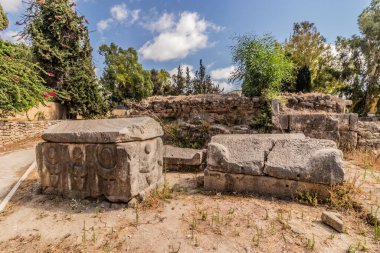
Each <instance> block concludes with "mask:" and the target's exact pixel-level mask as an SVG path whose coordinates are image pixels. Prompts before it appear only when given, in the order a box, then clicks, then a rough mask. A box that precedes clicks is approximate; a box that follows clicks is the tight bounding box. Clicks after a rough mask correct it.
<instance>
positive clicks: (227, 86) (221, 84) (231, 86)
mask: <svg viewBox="0 0 380 253" xmlns="http://www.w3.org/2000/svg"><path fill="white" fill-rule="evenodd" d="M213 82H214V83H215V84H217V85H219V88H220V89H223V92H224V93H226V92H230V91H233V90H234V89H235V88H236V87H235V86H234V84H232V83H230V82H227V81H225V82H219V81H213Z"/></svg>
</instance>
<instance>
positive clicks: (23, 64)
mask: <svg viewBox="0 0 380 253" xmlns="http://www.w3.org/2000/svg"><path fill="white" fill-rule="evenodd" d="M25 51H26V48H25V47H23V46H19V45H15V44H13V43H11V42H9V41H3V40H2V39H0V117H6V116H10V115H14V113H21V112H26V111H28V110H29V109H31V108H32V107H35V106H37V105H39V104H40V103H44V102H45V101H47V100H49V98H52V97H56V96H57V94H56V92H55V91H53V90H52V89H48V88H47V87H46V86H45V85H44V84H45V81H44V79H43V78H42V76H41V75H43V74H45V75H46V72H44V71H43V70H42V69H41V68H40V67H39V66H38V64H36V63H33V62H31V61H29V60H28V59H25V56H24V52H25Z"/></svg>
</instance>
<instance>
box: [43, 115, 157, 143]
mask: <svg viewBox="0 0 380 253" xmlns="http://www.w3.org/2000/svg"><path fill="white" fill-rule="evenodd" d="M163 134H164V132H163V130H162V127H161V126H160V124H159V123H158V122H157V121H155V120H154V119H152V118H149V117H138V118H121V119H102V120H70V121H64V122H61V123H59V124H56V125H54V126H51V127H49V129H48V130H47V131H46V132H45V133H44V134H43V135H42V139H44V140H45V141H49V142H58V143H120V142H130V141H141V140H147V139H153V138H156V137H160V136H162V135H163Z"/></svg>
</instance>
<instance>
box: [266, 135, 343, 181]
mask: <svg viewBox="0 0 380 253" xmlns="http://www.w3.org/2000/svg"><path fill="white" fill-rule="evenodd" d="M264 173H265V174H266V175H269V176H272V177H276V178H281V179H292V180H301V181H305V182H312V183H320V184H336V183H340V182H343V179H344V171H343V153H342V151H340V150H338V149H336V144H335V143H334V142H333V141H330V140H318V139H304V140H284V141H278V142H277V143H276V144H275V146H274V147H273V149H272V151H271V152H270V153H269V155H268V159H267V162H266V164H265V169H264Z"/></svg>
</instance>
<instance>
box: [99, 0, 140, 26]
mask: <svg viewBox="0 0 380 253" xmlns="http://www.w3.org/2000/svg"><path fill="white" fill-rule="evenodd" d="M140 12H141V10H140V9H135V10H130V9H128V8H127V5H126V4H125V3H122V4H118V5H114V6H112V7H111V10H110V13H111V17H110V18H108V19H102V20H100V21H99V22H98V23H97V28H98V31H99V32H100V33H102V32H104V31H105V30H107V29H109V28H110V27H111V25H112V24H114V25H115V24H118V23H123V24H133V23H135V22H136V21H137V20H139V18H140Z"/></svg>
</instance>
